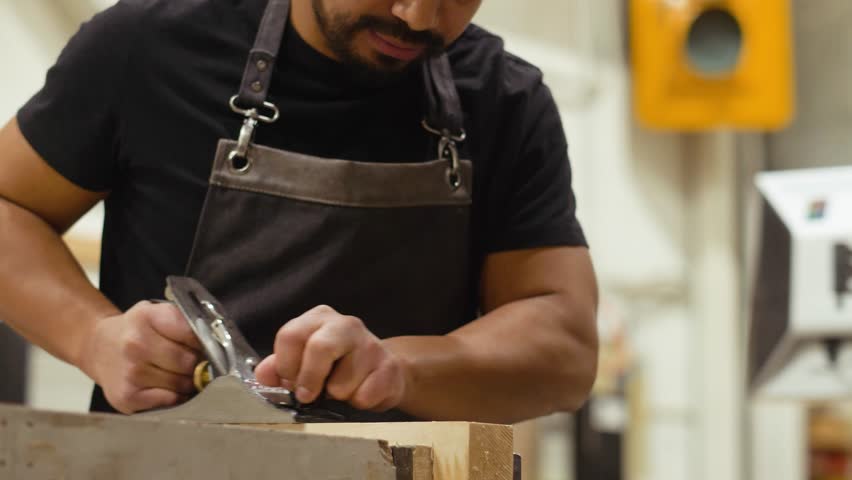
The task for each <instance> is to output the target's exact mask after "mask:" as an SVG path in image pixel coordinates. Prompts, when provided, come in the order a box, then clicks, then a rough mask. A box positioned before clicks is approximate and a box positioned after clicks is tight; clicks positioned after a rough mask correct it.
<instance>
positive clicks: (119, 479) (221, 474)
mask: <svg viewBox="0 0 852 480" xmlns="http://www.w3.org/2000/svg"><path fill="white" fill-rule="evenodd" d="M0 478H2V479H15V480H36V479H38V480H41V479H63V480H150V479H157V480H231V479H237V478H239V479H243V478H245V479H264V478H276V479H277V478H286V479H288V480H343V479H352V480H396V478H397V477H396V469H395V468H394V464H393V457H392V454H391V450H390V448H389V446H388V444H387V442H384V441H380V440H368V439H358V438H342V437H331V436H326V435H312V434H307V433H300V432H284V431H280V430H273V429H258V428H246V427H240V426H230V425H200V424H196V423H180V422H164V421H159V420H149V419H143V418H139V417H124V416H120V415H95V414H90V415H78V414H69V413H54V412H39V411H34V410H29V409H26V408H23V407H16V406H4V405H0Z"/></svg>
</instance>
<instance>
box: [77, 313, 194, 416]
mask: <svg viewBox="0 0 852 480" xmlns="http://www.w3.org/2000/svg"><path fill="white" fill-rule="evenodd" d="M201 350H202V347H201V344H200V343H199V342H198V339H197V338H196V336H195V334H194V333H193V332H192V329H191V328H190V327H189V324H187V322H186V320H184V318H183V316H182V315H181V313H180V311H179V310H178V309H177V307H175V306H174V305H172V304H167V303H162V304H154V303H151V302H140V303H138V304H136V305H135V306H134V307H133V308H131V309H130V310H128V311H127V312H125V313H123V314H121V315H116V316H113V317H107V318H104V319H101V320H99V321H97V322H96V323H95V324H94V326H93V327H92V329H91V331H90V334H89V335H88V337H87V341H86V344H85V348H84V351H83V353H82V355H81V361H80V365H79V367H80V369H81V370H83V372H84V373H86V374H87V375H89V376H90V377H91V378H92V379H93V380H94V381H95V382H96V383H97V384H98V385H100V386H101V388H103V390H104V394H105V396H106V399H107V401H109V403H110V404H111V405H112V406H113V407H114V408H115V409H116V410H118V411H119V412H122V413H126V414H130V413H134V412H140V411H144V410H151V409H154V408H161V407H169V406H172V405H175V404H178V403H182V402H184V401H186V400H187V399H188V398H189V396H190V395H191V394H192V393H193V392H194V391H195V387H194V386H193V383H192V375H193V371H194V369H195V366H196V365H197V364H198V362H199V361H200V360H201V358H202V354H201Z"/></svg>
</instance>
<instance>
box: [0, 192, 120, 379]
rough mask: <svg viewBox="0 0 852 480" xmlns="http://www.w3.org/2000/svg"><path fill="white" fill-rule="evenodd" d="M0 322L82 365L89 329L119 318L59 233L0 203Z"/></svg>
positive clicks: (4, 203) (2, 201) (27, 214)
mask: <svg viewBox="0 0 852 480" xmlns="http://www.w3.org/2000/svg"><path fill="white" fill-rule="evenodd" d="M0 231H2V232H3V234H2V235H0V319H2V320H3V321H4V322H6V323H7V324H9V325H11V326H12V328H13V329H15V330H16V331H18V332H19V333H20V334H21V335H23V336H24V337H25V338H26V339H27V340H29V341H30V342H32V343H34V344H36V345H39V346H41V347H42V348H44V349H45V350H47V351H48V352H50V353H51V354H53V355H54V356H56V357H58V358H60V359H62V360H64V361H67V362H69V363H72V364H75V365H78V366H79V357H80V353H81V350H82V348H83V347H82V345H83V343H84V340H85V335H86V332H87V331H88V330H89V328H88V327H89V326H90V325H91V324H92V323H93V322H94V321H96V320H97V319H100V318H104V317H107V316H110V315H114V314H116V313H118V309H117V308H116V307H115V306H113V305H112V304H111V303H110V302H109V300H107V299H106V298H105V297H104V296H103V295H102V294H101V293H100V292H99V291H98V290H97V289H95V288H94V287H93V286H92V284H91V283H90V282H89V280H88V279H87V278H86V275H85V273H84V272H83V270H82V268H81V267H80V265H79V264H78V263H77V261H76V260H75V259H74V257H73V256H72V255H71V253H70V252H69V251H68V248H67V247H66V246H65V244H64V243H63V242H62V239H61V238H60V236H59V234H58V233H56V231H55V230H54V229H53V228H52V227H50V226H49V225H48V224H47V223H45V222H44V221H43V220H41V219H40V218H39V217H37V216H36V215H34V214H32V213H31V212H29V211H28V210H26V209H24V208H21V207H18V206H16V205H14V204H12V203H10V202H8V201H5V200H2V199H0Z"/></svg>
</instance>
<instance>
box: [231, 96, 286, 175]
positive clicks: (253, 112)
mask: <svg viewBox="0 0 852 480" xmlns="http://www.w3.org/2000/svg"><path fill="white" fill-rule="evenodd" d="M228 103H229V105H230V106H231V110H232V111H233V112H234V113H238V114H240V115H242V116H244V117H245V121H244V122H243V126H242V128H240V137H239V138H238V139H237V146H236V148H234V149H233V150H231V153H229V154H228V163H229V165H230V167H231V170H232V171H233V172H235V173H239V174H243V173H246V172H248V171H249V170H250V169H251V163H252V162H251V158H250V157H249V149H250V148H251V144H252V143H253V142H254V133H255V130H256V129H257V125H258V123H259V122H263V123H274V122H276V121H277V120H278V117H280V116H281V115H280V114H281V112H280V111H279V110H278V107H276V106H275V104H272V103H270V102H263V106H264V108H266V109H267V110H269V111H270V112H271V116H270V115H261V114H260V112H258V110H257V109H256V108H241V107H239V106H238V105H237V95H234V96H233V97H231V100H230V101H229V102H228Z"/></svg>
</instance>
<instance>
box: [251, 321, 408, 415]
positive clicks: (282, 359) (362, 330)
mask: <svg viewBox="0 0 852 480" xmlns="http://www.w3.org/2000/svg"><path fill="white" fill-rule="evenodd" d="M255 375H256V376H257V379H258V381H260V382H261V383H263V384H265V385H269V386H282V387H284V388H287V389H290V390H295V392H296V398H297V399H298V400H299V401H300V402H302V403H311V402H313V401H314V400H316V399H317V398H318V397H319V395H320V394H321V393H322V392H323V386H325V391H326V392H327V394H328V395H329V396H330V397H331V398H333V399H335V400H341V401H344V402H347V403H349V404H351V405H352V406H353V407H355V408H358V409H361V410H372V411H378V412H382V411H386V410H390V409H392V408H395V407H396V406H398V405H399V404H400V402H401V401H402V399H403V396H404V394H405V390H406V383H407V375H408V374H407V372H406V369H405V367H404V363H403V362H402V361H401V359H400V358H399V357H397V356H396V355H394V354H393V353H392V352H391V351H390V350H389V349H388V348H386V347H385V345H384V344H383V343H382V341H381V340H379V338H378V337H376V336H375V335H373V334H372V333H371V332H370V331H369V330H367V327H366V326H364V323H363V322H362V321H361V320H360V319H358V318H356V317H352V316H347V315H341V314H340V313H338V312H336V311H335V310H334V309H333V308H331V307H328V306H319V307H316V308H314V309H312V310H310V311H308V312H307V313H305V314H304V315H302V316H300V317H298V318H295V319H293V320H291V321H289V322H287V324H285V325H284V326H283V327H281V329H280V330H278V334H277V335H276V336H275V350H274V353H273V354H272V355H270V356H269V357H267V358H266V359H264V360H263V361H262V362H261V363H260V365H258V366H257V368H256V369H255Z"/></svg>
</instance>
